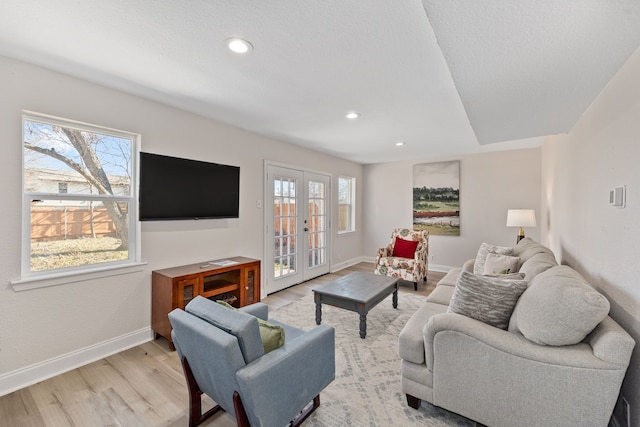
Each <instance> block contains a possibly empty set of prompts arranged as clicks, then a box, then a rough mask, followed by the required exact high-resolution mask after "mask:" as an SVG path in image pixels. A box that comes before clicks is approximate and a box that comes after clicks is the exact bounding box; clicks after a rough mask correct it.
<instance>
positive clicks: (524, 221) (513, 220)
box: [507, 209, 536, 243]
mask: <svg viewBox="0 0 640 427" xmlns="http://www.w3.org/2000/svg"><path fill="white" fill-rule="evenodd" d="M535 226H536V211H535V210H533V209H508V210H507V227H519V230H518V238H517V239H516V243H518V242H519V241H520V240H522V239H524V229H523V228H522V227H535Z"/></svg>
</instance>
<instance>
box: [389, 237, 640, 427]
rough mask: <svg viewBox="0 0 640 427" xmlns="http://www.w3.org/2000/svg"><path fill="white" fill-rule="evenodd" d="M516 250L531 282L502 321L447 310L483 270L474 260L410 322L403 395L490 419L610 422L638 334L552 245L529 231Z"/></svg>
mask: <svg viewBox="0 0 640 427" xmlns="http://www.w3.org/2000/svg"><path fill="white" fill-rule="evenodd" d="M512 255H513V256H515V257H518V258H520V260H519V263H518V266H519V269H518V270H519V272H520V273H524V280H525V281H526V285H525V287H524V289H525V290H524V292H523V293H522V294H521V295H520V296H519V297H517V299H516V301H517V303H515V308H513V309H512V314H511V315H510V318H509V319H508V327H507V328H506V329H500V328H498V327H495V326H492V325H490V324H487V323H485V322H483V321H480V320H476V319H474V318H472V317H469V316H467V315H462V314H458V313H456V312H451V310H450V309H449V305H450V302H451V300H452V297H454V299H456V298H459V295H460V293H459V292H460V291H458V292H456V284H458V283H460V282H459V281H460V280H461V277H462V276H464V277H467V278H468V277H476V278H477V276H476V275H472V274H470V273H472V272H473V271H474V268H475V270H476V271H475V273H476V274H477V273H478V271H477V265H476V260H470V261H468V262H467V263H465V265H464V266H463V267H462V268H457V269H453V270H451V271H449V272H448V274H447V275H446V276H445V277H443V278H442V280H441V281H440V282H439V283H438V285H437V286H436V289H435V290H434V291H433V292H432V293H431V294H430V295H429V297H428V298H427V302H425V304H424V305H423V306H422V307H421V308H420V309H419V310H418V311H417V312H416V313H415V314H414V315H413V316H412V317H411V318H410V320H409V321H408V322H407V324H406V325H405V327H404V329H403V330H402V332H401V333H400V336H399V354H400V357H401V358H402V368H401V369H402V392H403V393H405V394H406V396H407V403H408V404H409V406H411V407H413V408H416V409H417V408H418V407H419V405H420V401H421V400H425V401H427V402H429V403H431V404H433V405H436V406H439V407H442V408H444V409H447V410H449V411H452V412H455V413H458V414H460V415H463V416H465V417H467V418H470V419H472V420H474V421H476V422H479V423H482V424H485V425H488V426H492V427H494V426H495V427H497V426H514V425H517V426H554V427H558V426H571V427H573V426H606V425H607V424H608V423H609V419H610V417H611V414H612V412H613V409H614V406H615V403H616V401H617V398H618V394H619V391H620V386H621V384H622V380H623V378H624V375H625V372H626V370H627V367H628V365H629V360H630V358H631V353H632V350H633V347H634V346H635V342H634V340H633V339H632V338H631V336H629V334H627V333H626V332H625V331H624V330H623V329H622V328H621V327H620V326H619V325H618V324H617V323H616V322H615V321H614V320H613V319H611V318H610V317H609V316H608V310H609V305H608V304H609V303H608V301H606V299H605V298H604V297H603V296H602V295H601V294H599V293H597V292H596V291H595V290H594V289H593V288H592V287H591V286H590V285H589V284H588V283H587V282H586V281H585V280H584V279H583V278H582V277H581V276H580V275H579V274H578V273H577V272H575V271H574V270H572V269H571V268H569V267H568V266H560V265H558V264H557V262H556V259H555V257H554V255H553V253H552V252H551V250H549V249H548V248H546V247H545V246H543V245H541V244H539V243H537V242H535V241H533V240H531V239H529V238H525V239H523V240H522V241H520V242H519V243H518V244H517V245H516V246H515V247H513V248H512ZM464 272H466V273H464ZM516 279H517V277H516ZM479 280H484V279H482V278H480V279H479ZM458 287H459V288H461V286H458ZM454 294H455V295H457V296H454ZM594 307H595V308H594Z"/></svg>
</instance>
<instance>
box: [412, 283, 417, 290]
mask: <svg viewBox="0 0 640 427" xmlns="http://www.w3.org/2000/svg"><path fill="white" fill-rule="evenodd" d="M413 290H414V291H417V290H418V282H413Z"/></svg>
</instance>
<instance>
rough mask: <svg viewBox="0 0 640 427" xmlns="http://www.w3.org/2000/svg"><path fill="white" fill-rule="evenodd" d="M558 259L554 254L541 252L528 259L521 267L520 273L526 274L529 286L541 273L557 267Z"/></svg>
mask: <svg viewBox="0 0 640 427" xmlns="http://www.w3.org/2000/svg"><path fill="white" fill-rule="evenodd" d="M557 265H558V263H557V262H556V257H555V256H554V255H553V254H549V253H546V252H540V253H537V254H535V255H533V256H531V257H530V258H529V259H527V260H526V261H525V262H524V263H523V264H522V265H521V266H520V270H519V271H520V272H521V273H524V275H525V277H526V278H527V281H528V282H529V284H531V282H532V281H533V279H534V278H535V277H536V276H537V275H538V274H540V273H542V272H544V271H547V270H548V269H550V268H551V267H555V266H557Z"/></svg>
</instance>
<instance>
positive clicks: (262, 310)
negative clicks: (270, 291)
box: [240, 302, 269, 320]
mask: <svg viewBox="0 0 640 427" xmlns="http://www.w3.org/2000/svg"><path fill="white" fill-rule="evenodd" d="M240 311H244V312H245V313H248V314H251V315H253V316H255V317H257V318H258V319H262V320H267V319H268V318H269V306H268V305H267V304H265V303H263V302H256V303H254V304H249V305H245V306H244V307H240Z"/></svg>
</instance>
